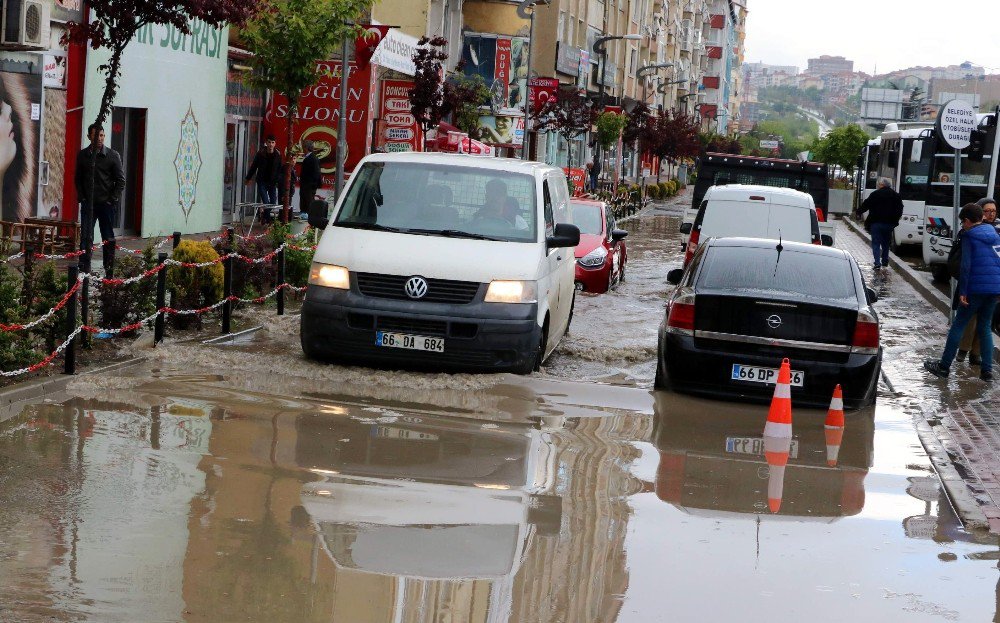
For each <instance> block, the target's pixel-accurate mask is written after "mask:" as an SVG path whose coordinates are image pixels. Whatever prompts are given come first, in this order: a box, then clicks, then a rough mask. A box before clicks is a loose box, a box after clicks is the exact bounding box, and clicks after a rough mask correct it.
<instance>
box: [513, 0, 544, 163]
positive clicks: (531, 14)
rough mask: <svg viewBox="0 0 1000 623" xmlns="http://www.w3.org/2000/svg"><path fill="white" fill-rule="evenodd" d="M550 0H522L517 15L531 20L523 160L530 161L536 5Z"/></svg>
mask: <svg viewBox="0 0 1000 623" xmlns="http://www.w3.org/2000/svg"><path fill="white" fill-rule="evenodd" d="M549 1H550V0H522V1H521V4H519V5H517V15H518V17H520V18H521V19H526V20H531V24H530V25H529V26H528V67H527V70H526V71H525V83H524V91H525V92H524V136H523V137H522V138H521V159H522V160H527V159H528V136H530V129H531V49H532V48H533V47H535V5H536V4H548V3H549Z"/></svg>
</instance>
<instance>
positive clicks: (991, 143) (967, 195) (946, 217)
mask: <svg viewBox="0 0 1000 623" xmlns="http://www.w3.org/2000/svg"><path fill="white" fill-rule="evenodd" d="M976 121H977V123H978V125H979V130H980V131H981V132H982V135H981V136H982V139H983V140H982V143H981V145H982V150H981V152H980V151H978V150H977V153H975V154H973V153H971V152H972V149H971V146H970V147H967V148H966V149H965V150H963V151H962V179H961V189H960V191H959V196H960V201H959V206H960V207H961V206H963V205H965V204H967V203H973V202H976V201H979V200H980V199H982V198H983V197H996V196H997V194H998V191H1000V188H998V187H1000V180H998V179H997V162H998V160H1000V158H998V150H1000V141H998V140H997V112H992V113H989V114H980V115H976ZM934 134H935V137H934V141H933V142H932V144H931V145H928V146H929V147H931V148H932V150H933V153H934V157H933V162H932V163H931V168H930V171H929V172H928V176H929V182H928V184H927V204H926V214H925V215H924V223H925V224H926V230H925V233H926V235H925V236H924V241H923V256H924V264H926V265H927V266H928V267H929V268H930V270H931V273H932V274H933V275H934V279H935V280H938V281H947V280H948V277H949V276H948V265H947V262H948V252H949V251H951V241H952V236H953V234H954V231H953V229H952V218H953V216H954V205H953V204H954V192H955V175H954V174H955V152H954V151H953V150H952V149H951V148H949V147H948V146H947V145H946V144H945V143H944V142H942V141H938V140H937V137H936V133H934Z"/></svg>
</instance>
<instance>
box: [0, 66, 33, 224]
mask: <svg viewBox="0 0 1000 623" xmlns="http://www.w3.org/2000/svg"><path fill="white" fill-rule="evenodd" d="M41 104H42V77H41V75H35V74H20V73H11V72H0V175H2V176H3V184H2V187H0V188H2V190H0V193H2V194H0V205H2V206H3V211H2V214H3V220H5V221H20V220H22V219H24V218H25V217H28V216H34V215H35V211H36V204H37V199H38V143H39V139H38V134H39V129H40V118H41ZM33 110H34V114H33Z"/></svg>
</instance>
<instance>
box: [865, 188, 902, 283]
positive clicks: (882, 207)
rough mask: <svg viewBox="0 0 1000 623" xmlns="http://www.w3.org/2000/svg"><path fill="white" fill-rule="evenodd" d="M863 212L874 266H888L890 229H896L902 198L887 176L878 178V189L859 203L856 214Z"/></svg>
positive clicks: (900, 215) (899, 217)
mask: <svg viewBox="0 0 1000 623" xmlns="http://www.w3.org/2000/svg"><path fill="white" fill-rule="evenodd" d="M865 212H867V213H868V216H867V217H865V229H867V230H868V231H869V232H870V233H871V235H872V257H873V258H874V260H875V268H876V269H879V268H882V267H883V266H885V267H888V266H889V242H890V240H891V239H892V230H894V229H896V226H897V225H899V219H901V218H903V199H902V197H900V196H899V193H897V192H896V191H895V190H893V189H892V180H890V179H889V178H887V177H882V178H879V180H878V189H877V190H875V192H873V193H872V194H870V195H868V198H867V199H865V200H864V201H863V202H862V203H861V207H859V208H858V216H861V215H863V214H864V213H865Z"/></svg>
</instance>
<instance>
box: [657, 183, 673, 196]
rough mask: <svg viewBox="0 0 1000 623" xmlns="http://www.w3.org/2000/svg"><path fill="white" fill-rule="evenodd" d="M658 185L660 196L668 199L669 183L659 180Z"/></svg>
mask: <svg viewBox="0 0 1000 623" xmlns="http://www.w3.org/2000/svg"><path fill="white" fill-rule="evenodd" d="M659 187H660V197H663V198H664V199H668V198H669V197H670V184H668V183H666V182H660V183H659Z"/></svg>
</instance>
